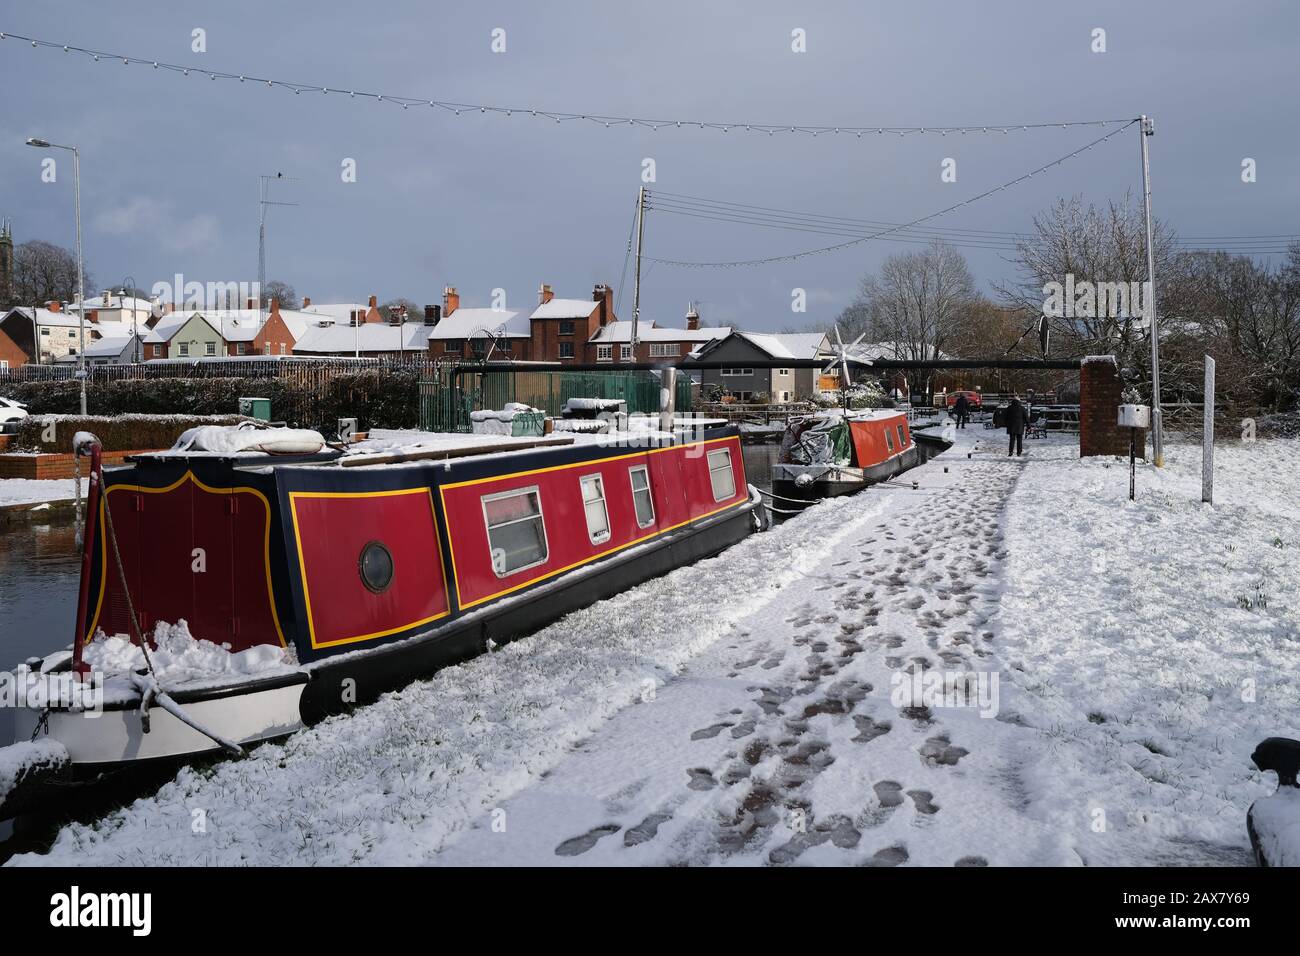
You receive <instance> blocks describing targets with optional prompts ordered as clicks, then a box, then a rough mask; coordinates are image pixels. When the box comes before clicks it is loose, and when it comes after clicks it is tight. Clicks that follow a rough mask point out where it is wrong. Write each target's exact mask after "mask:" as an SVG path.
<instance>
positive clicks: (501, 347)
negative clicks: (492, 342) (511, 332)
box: [497, 336, 515, 352]
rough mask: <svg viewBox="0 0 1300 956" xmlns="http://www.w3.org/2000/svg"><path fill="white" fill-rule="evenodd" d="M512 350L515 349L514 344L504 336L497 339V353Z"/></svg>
mask: <svg viewBox="0 0 1300 956" xmlns="http://www.w3.org/2000/svg"><path fill="white" fill-rule="evenodd" d="M514 349H515V346H514V343H513V342H511V341H510V340H509V339H508V338H506V337H505V336H502V337H501V338H499V339H497V351H498V352H513V351H514Z"/></svg>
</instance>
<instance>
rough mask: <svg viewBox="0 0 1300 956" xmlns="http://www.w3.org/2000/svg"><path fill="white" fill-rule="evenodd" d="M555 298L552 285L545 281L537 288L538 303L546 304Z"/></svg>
mask: <svg viewBox="0 0 1300 956" xmlns="http://www.w3.org/2000/svg"><path fill="white" fill-rule="evenodd" d="M554 298H555V293H554V292H552V291H551V287H550V286H549V285H547V284H546V283H545V282H543V283H542V287H541V288H540V289H538V290H537V301H538V303H540V304H541V305H545V304H546V303H548V302H550V301H551V300H552V299H554Z"/></svg>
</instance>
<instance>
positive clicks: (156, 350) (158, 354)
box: [153, 345, 162, 358]
mask: <svg viewBox="0 0 1300 956" xmlns="http://www.w3.org/2000/svg"><path fill="white" fill-rule="evenodd" d="M153 357H154V358H162V346H161V345H155V346H154V347H153Z"/></svg>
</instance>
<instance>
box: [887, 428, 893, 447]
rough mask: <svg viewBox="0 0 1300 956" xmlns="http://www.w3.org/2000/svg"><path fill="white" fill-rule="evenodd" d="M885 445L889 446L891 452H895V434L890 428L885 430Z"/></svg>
mask: <svg viewBox="0 0 1300 956" xmlns="http://www.w3.org/2000/svg"><path fill="white" fill-rule="evenodd" d="M885 444H886V445H887V446H889V450H890V452H893V450H894V433H893V432H891V431H890V430H889V429H888V428H886V429H885Z"/></svg>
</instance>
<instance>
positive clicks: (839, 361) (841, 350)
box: [822, 322, 871, 412]
mask: <svg viewBox="0 0 1300 956" xmlns="http://www.w3.org/2000/svg"><path fill="white" fill-rule="evenodd" d="M866 336H867V333H866V332H863V333H862V334H861V335H859V336H858V337H857V338H856V339H854V340H853V341H852V342H851V343H849V344H848V345H845V344H844V339H843V338H841V337H840V324H839V323H838V322H836V323H835V344H834V345H832V346H831V351H832V352H834V353H835V357H834V358H832V359H831V361H830V364H829V365H827V366H826V367H825V368H824V369H822V374H823V375H830V374H831V373H832V372H834V371H835V367H836V366H837V365H838V366H839V367H840V373H839V375H840V404H842V405H843V406H844V410H845V411H846V412H847V411H848V410H849V384H850V381H851V380H850V378H849V350H850V349H854V348H856V347H857V345H858V343H859V342H861V341H862V340H863V339H864V338H866ZM853 361H855V362H858V363H859V364H861V365H870V364H871V362H870V361H868V360H866V359H854V360H853Z"/></svg>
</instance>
